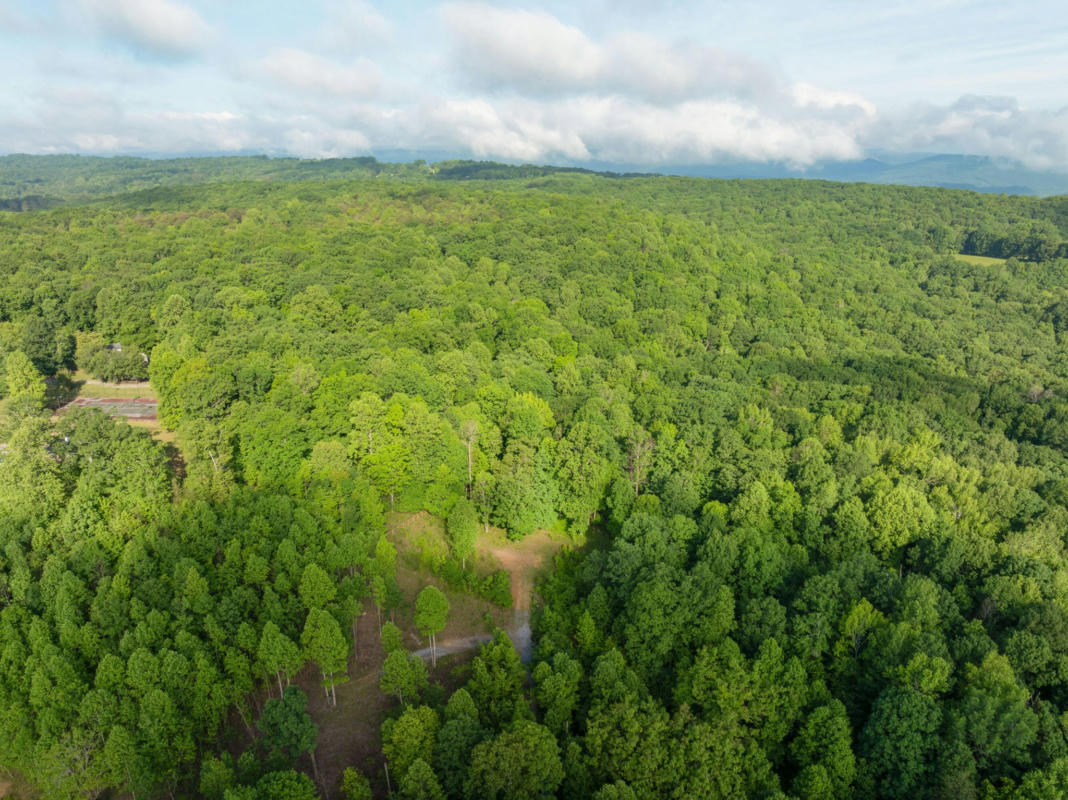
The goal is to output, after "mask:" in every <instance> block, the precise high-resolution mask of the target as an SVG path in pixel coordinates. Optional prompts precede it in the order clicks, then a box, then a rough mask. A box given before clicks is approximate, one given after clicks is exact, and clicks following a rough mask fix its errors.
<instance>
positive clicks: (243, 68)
mask: <svg viewBox="0 0 1068 800" xmlns="http://www.w3.org/2000/svg"><path fill="white" fill-rule="evenodd" d="M0 70H2V74H3V75H4V80H3V81H2V82H0V153H86V154H103V155H110V154H133V155H153V156H159V155H167V154H174V155H185V154H210V153H246V152H247V153H267V154H269V155H295V156H302V157H315V158H321V157H332V156H350V155H367V154H383V153H385V154H389V153H395V152H396V151H408V152H410V153H413V154H431V155H432V154H435V153H441V154H449V155H465V156H471V157H476V158H486V159H502V160H511V161H527V162H539V163H576V164H587V163H608V164H630V165H644V166H650V167H655V166H656V165H668V164H670V165H685V164H710V163H730V162H734V161H758V162H776V163H782V164H786V165H788V166H791V167H795V168H804V167H805V166H807V165H811V164H814V163H816V162H819V161H822V160H842V159H846V160H848V159H858V158H862V157H864V156H865V155H866V154H869V153H871V152H879V151H889V152H930V153H966V154H975V155H985V156H992V157H995V158H1005V159H1012V160H1015V161H1019V162H1021V163H1023V164H1025V165H1026V166H1028V167H1031V168H1033V169H1043V170H1053V171H1058V172H1068V7H1066V6H1065V5H1064V3H1063V0H1050V1H1049V2H1044V1H1042V2H1040V1H1038V0H1021V1H1020V2H1016V3H1009V2H1005V0H997V2H988V1H987V0H980V1H976V2H971V1H969V0H883V2H880V3H873V4H869V3H861V2H857V1H855V0H851V1H850V2H844V1H843V0H821V1H820V2H798V1H797V0H767V1H766V2H739V1H736V0H731V1H730V2H700V3H690V2H673V0H661V2H651V1H650V0H587V1H586V2H579V1H577V0H573V1H572V2H566V3H565V2H559V3H556V2H547V3H540V4H532V3H512V2H493V3H488V2H487V3H483V2H443V3H437V2H415V1H414V0H392V2H388V3H387V2H372V0H302V2H248V1H246V0H214V2H207V1H206V0H0Z"/></svg>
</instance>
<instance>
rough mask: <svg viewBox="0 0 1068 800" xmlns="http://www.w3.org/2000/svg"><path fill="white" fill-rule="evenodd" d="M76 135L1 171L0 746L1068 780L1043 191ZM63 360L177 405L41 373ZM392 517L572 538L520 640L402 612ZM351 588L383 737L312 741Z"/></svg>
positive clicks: (849, 777)
mask: <svg viewBox="0 0 1068 800" xmlns="http://www.w3.org/2000/svg"><path fill="white" fill-rule="evenodd" d="M74 161H76V162H77V163H75V164H73V165H72V164H70V163H68V161H67V160H63V159H58V160H55V161H49V160H47V159H45V160H35V159H28V160H24V161H16V162H10V163H8V165H7V166H8V167H11V168H14V167H18V169H19V170H22V172H21V173H19V175H18V177H17V180H18V181H19V186H20V187H22V188H20V189H19V190H18V191H17V192H16V191H12V192H11V193H10V194H9V195H8V196H9V197H11V198H16V197H22V198H25V197H29V196H31V195H30V194H28V193H27V192H28V191H29V190H28V189H27V188H26V187H27V186H30V185H31V184H32V186H33V187H36V188H34V190H33V196H39V197H41V198H51V199H50V200H49V201H48V202H47V203H44V204H45V205H51V206H53V207H50V208H41V209H37V210H23V211H19V210H12V211H3V212H0V272H2V274H3V280H2V281H0V362H2V368H3V381H2V383H3V386H4V393H5V400H4V406H3V425H4V431H3V434H2V435H0V439H3V440H4V441H5V444H4V446H3V447H2V449H0V600H2V603H0V605H2V608H0V707H2V708H3V709H4V712H5V713H4V714H3V715H0V763H2V765H3V766H4V767H6V768H8V769H9V770H12V771H13V773H12V774H18V775H20V776H23V777H24V778H25V779H26V780H27V781H28V782H29V783H30V784H32V785H33V786H34V787H36V789H37V791H39V792H40V795H41V796H43V797H56V798H62V797H100V796H110V797H125V796H134V797H139V798H141V797H199V796H204V797H209V798H219V799H220V800H221V799H223V798H225V800H244V798H277V799H278V800H281V799H282V798H286V799H287V800H288V799H289V798H299V799H301V800H303V799H305V798H314V797H319V796H323V797H346V798H368V797H371V796H372V793H373V794H374V796H385V795H386V793H387V792H390V793H392V794H394V795H398V796H400V797H402V798H471V800H475V799H476V798H502V799H503V798H520V799H522V798H545V797H558V798H597V800H630V799H631V798H633V799H634V800H638V799H640V798H661V797H671V798H742V797H751V798H797V799H798V800H824V799H827V798H848V797H870V798H977V799H980V798H981V799H982V800H1002V799H1003V798H1004V799H1007V798H1010V797H1012V798H1017V797H1019V798H1028V799H1032V800H1038V799H1039V798H1042V799H1045V798H1050V799H1052V798H1059V797H1064V796H1065V795H1066V793H1068V549H1066V540H1065V531H1066V529H1068V457H1066V447H1068V358H1066V355H1068V351H1066V341H1068V340H1066V336H1068V245H1066V241H1068V198H1064V197H1061V198H1048V199H1043V200H1039V199H1033V198H1024V197H1008V196H992V195H980V194H975V193H971V192H963V191H953V190H943V189H921V188H902V187H887V186H880V187H875V186H870V185H845V184H833V183H824V182H811V181H808V182H807V181H790V180H784V181H712V180H700V179H684V178H664V177H649V176H609V175H592V174H577V173H573V172H559V171H553V170H551V169H545V168H528V167H521V168H514V167H506V166H503V165H489V164H474V163H451V164H445V165H430V166H426V165H401V166H394V165H380V164H377V162H370V161H367V160H365V161H363V162H361V163H359V164H352V163H342V164H338V165H331V162H316V163H317V164H318V165H317V166H316V165H315V164H312V165H308V166H301V162H295V163H294V164H289V165H275V164H274V162H270V161H264V162H261V163H263V164H266V165H268V166H269V167H271V170H272V172H271V174H270V175H265V174H264V173H263V172H262V171H261V172H259V173H257V172H256V162H257V160H255V159H248V160H242V159H234V160H229V159H227V160H221V161H220V162H219V163H218V165H217V170H216V171H215V172H214V173H212V174H211V177H210V178H207V177H203V176H204V175H205V173H207V172H209V171H210V170H209V166H206V165H205V164H204V163H203V162H204V161H205V160H197V161H196V162H195V163H193V164H188V165H183V164H182V162H180V161H179V162H175V163H174V165H172V166H167V167H166V169H173V170H175V171H176V172H175V173H174V174H180V175H181V176H182V178H181V180H175V181H171V183H176V184H188V185H170V186H161V185H154V186H153V187H151V188H145V189H144V190H143V191H137V192H133V193H125V194H112V193H113V192H119V191H124V190H125V189H128V188H137V186H134V187H130V186H128V185H127V184H126V183H125V182H124V181H123V179H122V177H121V172H122V169H125V168H126V167H125V166H124V165H123V163H122V162H121V161H117V162H115V163H112V162H110V161H106V160H102V161H99V162H92V163H90V161H91V160H79V159H74ZM246 161H247V162H248V163H245V162H246ZM149 163H151V162H149ZM35 165H37V166H35ZM272 165H273V166H272ZM144 166H145V165H144V164H141V165H140V167H144ZM283 166H284V167H285V169H282V167H283ZM335 167H336V169H337V170H338V173H339V174H338V173H334V172H332V170H333V169H335ZM163 168H164V167H163V166H162V165H161V166H160V167H159V169H163ZM34 170H36V171H34ZM312 170H317V171H318V172H317V174H313V175H309V174H307V173H308V171H312ZM0 174H4V175H11V174H13V173H0ZM145 174H148V175H150V173H145ZM139 175H141V177H140V178H139V180H142V179H143V180H147V181H151V178H150V177H148V178H146V177H145V176H144V174H141V173H139ZM12 180H15V178H12ZM166 182H167V181H163V180H157V181H156V183H157V184H159V183H166ZM12 185H13V184H12ZM138 186H140V184H138ZM79 187H80V188H79ZM86 187H91V188H86ZM32 206H33V203H29V204H27V205H26V207H32ZM11 207H12V208H14V207H16V206H14V205H12V206H11ZM22 207H23V206H21V205H20V206H18V208H22ZM977 256H978V257H977ZM115 344H120V345H121V350H119V349H118V348H115V347H114V345H115ZM76 370H78V371H79V372H78V373H77V374H86V375H90V376H95V378H96V379H100V380H106V381H117V380H143V379H145V378H147V379H148V380H149V381H150V383H151V389H152V390H153V392H154V394H155V396H156V397H158V401H159V418H160V422H161V424H162V426H163V428H164V429H165V430H166V431H167V432H168V433H169V434H171V435H172V436H173V441H171V436H170V435H169V436H168V437H166V441H161V439H162V438H164V437H156V438H153V436H151V435H150V434H149V433H147V432H146V431H144V430H140V429H136V428H133V427H131V426H129V425H127V424H125V423H123V422H116V421H114V420H112V419H110V418H108V417H106V416H104V415H103V414H102V413H100V412H99V411H95V410H90V409H74V410H71V411H67V412H65V413H63V414H58V415H53V413H52V412H53V410H54V409H55V407H56V406H57V404H58V403H59V402H60V401H59V400H58V399H57V397H58V395H59V394H61V388H62V387H63V386H64V385H67V384H69V383H70V382H71V376H72V375H74V374H76V373H75V371H76ZM417 511H422V512H427V513H428V514H429V515H432V516H433V517H436V518H439V519H441V520H444V530H445V531H446V532H447V539H448V545H449V553H448V557H447V558H446V559H445V560H444V561H443V562H441V563H439V564H437V565H436V567H435V569H436V570H437V573H438V574H439V575H440V576H443V577H444V578H445V579H447V582H448V586H450V587H452V589H453V590H455V591H456V592H458V593H473V594H476V595H479V596H481V597H485V598H489V599H491V600H495V601H497V602H500V603H502V604H507V603H508V602H510V598H509V596H508V587H507V585H505V586H503V587H502V585H501V582H502V580H506V579H505V578H503V577H502V575H501V574H496V575H484V574H481V573H478V572H477V571H476V565H475V564H473V563H472V562H473V561H474V559H473V558H472V554H473V553H474V552H475V547H476V542H477V541H478V539H479V537H480V536H483V535H485V534H486V531H487V530H489V529H491V528H493V529H501V530H503V531H505V532H506V534H507V536H508V537H509V538H510V539H512V540H515V541H517V542H519V541H521V540H523V539H524V537H529V536H531V535H532V534H535V532H536V531H542V530H552V531H556V532H557V533H558V534H560V535H561V536H566V537H568V540H569V541H571V542H572V543H573V546H569V547H566V548H564V550H563V551H562V552H561V553H560V554H559V555H558V556H557V557H556V559H555V562H554V563H553V564H552V565H551V568H550V569H548V570H546V571H545V573H544V575H543V578H542V580H541V582H540V584H539V585H538V587H537V601H536V603H535V608H534V615H533V639H534V641H533V648H532V657H531V658H530V663H529V664H526V663H524V662H523V659H521V657H520V654H519V653H518V652H517V650H516V649H515V647H514V646H513V643H512V641H510V640H509V638H508V637H507V636H506V635H504V633H500V632H499V633H497V634H496V635H495V636H494V637H493V638H492V640H490V641H488V642H486V643H484V644H482V645H481V647H480V649H479V650H478V652H477V654H476V655H474V658H473V659H470V660H469V661H467V662H466V663H464V664H462V665H461V668H460V669H458V670H454V671H453V672H451V673H448V676H449V677H447V678H446V677H443V675H444V674H445V673H442V672H441V671H440V670H438V669H437V668H436V665H437V655H436V652H435V653H434V655H433V656H432V661H429V662H428V661H427V660H424V659H423V658H422V656H421V655H418V654H415V653H413V652H410V651H411V649H412V648H410V647H408V646H407V640H406V639H405V638H404V637H403V636H402V634H401V632H400V630H399V629H398V628H397V626H396V625H393V624H392V623H391V622H388V621H387V619H388V617H389V612H390V611H391V610H393V609H397V608H400V607H401V606H403V605H404V604H405V603H406V602H408V601H406V600H405V598H404V597H403V595H402V592H400V590H399V588H398V585H397V581H396V577H395V569H396V563H397V557H398V553H397V549H396V546H395V543H394V542H392V541H391V539H390V537H389V536H388V535H387V530H388V527H389V526H388V524H387V523H388V520H390V519H394V518H397V517H398V515H400V514H405V513H411V512H417ZM451 591H452V590H450V592H451ZM450 596H453V597H455V596H456V595H450ZM413 610H414V619H415V620H416V623H415V624H416V625H417V626H418V630H419V632H420V633H421V634H422V635H425V636H427V637H429V639H428V641H430V642H431V643H433V637H434V636H435V634H437V633H438V632H440V631H441V630H442V627H443V625H444V620H445V618H446V617H447V615H448V614H449V600H448V599H447V598H446V596H445V594H443V593H442V592H440V591H438V590H437V589H435V588H434V587H433V586H430V587H429V588H427V589H425V590H424V591H422V592H420V594H419V597H418V599H417V600H416V601H415V603H414V606H413ZM361 620H362V621H361ZM358 626H363V627H364V628H372V627H373V628H374V629H375V634H376V636H379V635H380V638H381V642H382V652H383V653H384V657H383V663H382V665H381V669H380V686H379V689H380V691H381V692H382V693H383V694H385V695H388V696H389V697H390V698H391V700H390V701H389V710H388V713H387V714H386V716H385V718H384V719H383V720H382V721H381V727H380V748H381V753H380V756H379V758H378V759H377V760H376V762H375V767H374V768H373V769H367V768H365V767H364V766H363V765H351V766H350V768H349V769H347V770H345V771H344V774H343V776H342V777H341V779H340V781H339V782H332V783H327V782H326V781H324V780H323V779H322V778H321V776H320V766H321V765H319V764H318V763H317V762H316V761H315V758H314V757H315V753H316V748H317V729H316V725H315V724H314V723H313V721H312V719H311V717H310V716H309V713H308V710H307V707H308V697H307V696H306V693H305V692H303V691H302V690H301V689H300V688H298V687H297V686H296V685H295V683H294V682H293V681H294V676H295V675H296V674H297V673H298V671H300V670H301V669H303V668H304V667H305V665H306V664H309V663H310V664H314V665H315V667H314V668H315V674H316V676H317V678H316V680H317V681H320V682H321V687H322V691H321V693H322V694H323V695H324V697H325V698H327V700H326V702H327V703H328V704H331V703H336V691H337V687H338V686H339V685H342V684H343V682H344V681H346V680H347V679H348V676H349V671H350V669H351V664H352V663H353V662H354V660H355V659H358V658H360V657H361V655H362V654H360V653H356V652H353V647H354V644H355V643H356V641H357V639H356V637H357V633H356V631H357V627H358ZM361 635H362V634H361ZM431 646H432V647H433V644H432V645H431ZM457 676H458V677H457ZM235 730H236V731H245V732H246V733H247V737H246V738H247V739H248V740H250V741H252V742H253V744H252V745H250V746H249V747H247V748H245V749H244V750H243V751H242V752H239V751H238V748H235V747H234V746H233V745H232V742H234V741H235V738H234V736H232V735H230V733H231V732H232V731H235ZM357 766H358V767H359V769H356V768H355V767H357ZM309 767H310V768H309Z"/></svg>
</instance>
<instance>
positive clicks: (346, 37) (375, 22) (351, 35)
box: [320, 0, 393, 49]
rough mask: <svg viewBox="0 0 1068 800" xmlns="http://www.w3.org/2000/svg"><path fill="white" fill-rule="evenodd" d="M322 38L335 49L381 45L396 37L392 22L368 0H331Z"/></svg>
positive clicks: (328, 45)
mask: <svg viewBox="0 0 1068 800" xmlns="http://www.w3.org/2000/svg"><path fill="white" fill-rule="evenodd" d="M320 38H321V39H322V41H323V42H324V43H325V44H326V46H327V47H330V48H333V49H345V48H350V47H352V46H354V45H369V44H378V43H381V42H386V41H389V40H390V39H392V38H393V25H392V23H391V22H390V21H389V20H388V19H386V18H385V17H384V16H382V14H381V13H380V12H379V11H378V9H376V8H375V7H374V6H373V5H372V4H371V3H369V2H367V0H332V1H331V2H330V3H329V4H328V5H327V23H326V25H325V26H324V28H323V30H322V33H321V37H320Z"/></svg>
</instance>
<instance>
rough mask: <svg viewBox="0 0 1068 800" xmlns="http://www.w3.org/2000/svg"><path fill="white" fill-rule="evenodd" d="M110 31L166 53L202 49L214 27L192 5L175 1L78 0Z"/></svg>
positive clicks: (153, 49)
mask: <svg viewBox="0 0 1068 800" xmlns="http://www.w3.org/2000/svg"><path fill="white" fill-rule="evenodd" d="M79 4H80V5H81V7H82V8H83V9H84V10H85V11H86V12H88V13H89V15H90V16H91V17H92V19H94V20H95V21H96V22H97V24H99V25H100V26H101V27H102V28H103V29H104V30H105V31H107V32H108V33H110V34H112V35H114V36H117V37H119V38H121V39H123V40H125V41H127V42H129V43H130V44H133V45H135V46H136V47H138V48H143V49H145V50H148V51H149V52H152V53H156V54H159V55H166V56H172V57H173V56H188V55H191V54H192V53H195V52H197V51H199V50H202V49H203V48H204V47H205V46H206V44H207V42H208V40H209V39H210V37H211V33H212V31H211V28H210V27H209V26H208V24H207V23H206V22H204V20H203V19H202V18H201V17H200V15H199V14H198V13H197V12H196V11H194V10H193V9H192V8H190V7H189V6H186V5H183V4H182V3H179V2H174V0H79Z"/></svg>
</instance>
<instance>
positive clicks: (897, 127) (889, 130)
mask: <svg viewBox="0 0 1068 800" xmlns="http://www.w3.org/2000/svg"><path fill="white" fill-rule="evenodd" d="M870 139H871V144H872V145H873V146H880V147H884V148H886V149H898V150H906V151H908V150H911V151H927V152H940V153H966V154H972V155H986V156H992V157H995V158H1006V159H1010V160H1013V161H1019V162H1021V163H1023V164H1025V165H1026V166H1028V167H1031V168H1032V169H1039V170H1052V171H1056V172H1066V171H1068V106H1066V107H1064V108H1061V109H1059V110H1053V111H1049V110H1035V109H1027V108H1024V107H1021V106H1020V104H1019V103H1018V102H1017V101H1016V100H1015V98H1012V97H986V96H977V95H966V96H964V97H962V98H960V99H959V100H957V101H956V102H955V103H952V104H950V105H946V106H936V105H930V104H923V105H916V106H914V107H912V108H909V109H907V110H905V111H901V112H898V113H896V114H893V115H888V116H887V119H886V121H885V124H883V125H880V126H879V127H878V128H876V129H874V130H872V132H871V136H870Z"/></svg>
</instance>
